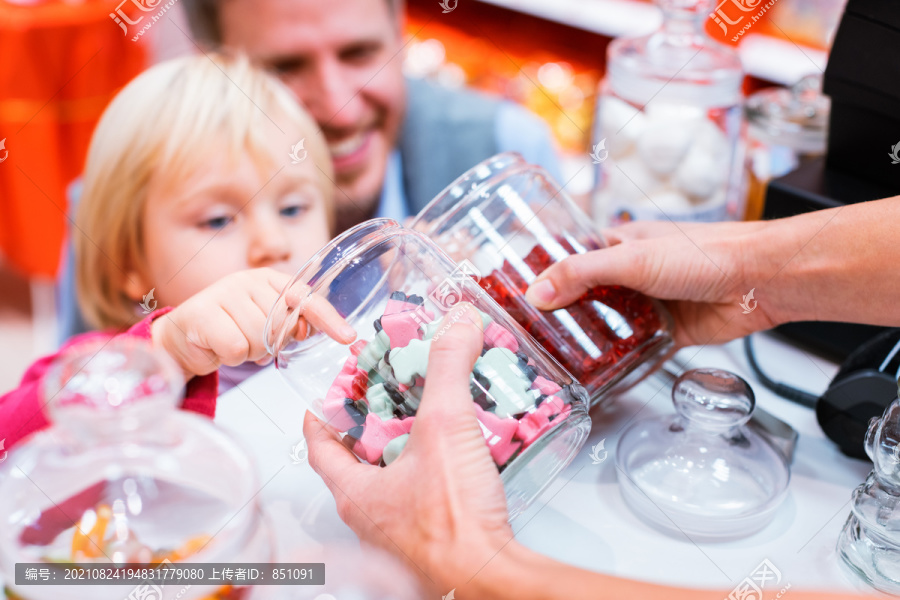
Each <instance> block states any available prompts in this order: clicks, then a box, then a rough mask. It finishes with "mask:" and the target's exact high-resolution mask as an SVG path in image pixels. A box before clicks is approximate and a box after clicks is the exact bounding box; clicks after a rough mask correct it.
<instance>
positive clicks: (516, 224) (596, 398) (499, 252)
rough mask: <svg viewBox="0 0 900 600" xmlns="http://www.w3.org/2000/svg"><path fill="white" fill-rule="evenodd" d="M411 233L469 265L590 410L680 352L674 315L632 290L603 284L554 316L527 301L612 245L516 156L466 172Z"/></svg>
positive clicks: (425, 211)
mask: <svg viewBox="0 0 900 600" xmlns="http://www.w3.org/2000/svg"><path fill="white" fill-rule="evenodd" d="M412 227H413V228H414V229H417V230H419V231H422V232H423V233H425V234H426V235H428V236H429V237H430V238H431V239H433V240H434V241H435V243H437V245H438V246H440V247H441V248H442V249H443V250H444V251H446V252H447V253H448V254H449V255H450V256H451V257H453V259H454V260H456V261H458V262H459V261H463V260H466V261H469V262H470V263H471V264H472V266H473V270H474V272H473V275H476V279H477V281H478V283H479V284H480V285H481V287H482V288H484V290H485V291H486V292H487V293H488V294H489V295H490V296H491V297H492V298H493V299H494V300H496V301H497V302H498V303H499V304H500V306H502V307H503V308H504V309H506V311H507V312H508V313H509V314H510V315H512V317H513V318H514V319H515V320H516V321H518V322H519V323H520V324H521V325H522V326H523V327H524V328H525V329H526V331H528V333H530V334H531V335H532V336H534V338H535V339H536V340H537V341H538V342H540V343H541V344H542V345H543V346H544V347H545V348H546V349H547V350H548V351H549V352H550V354H552V355H553V356H554V357H555V358H556V359H557V360H558V361H559V362H560V364H562V365H563V366H564V367H565V368H566V369H568V371H569V372H570V373H572V375H574V376H575V378H576V379H578V380H579V381H580V382H581V384H582V385H583V386H584V387H585V389H586V390H587V392H588V395H589V396H590V398H591V402H592V404H597V403H599V402H601V401H602V400H603V399H605V398H608V397H609V396H610V395H611V394H610V392H611V391H613V390H615V391H621V390H624V389H625V388H627V387H628V386H630V385H632V384H633V383H635V382H636V381H638V380H639V379H640V378H641V377H642V376H643V375H644V374H646V373H647V372H648V371H649V370H651V369H652V368H654V367H656V366H657V365H658V364H659V362H661V361H662V359H663V358H664V356H665V354H666V351H667V350H668V349H669V348H670V347H671V346H672V335H671V333H670V331H671V327H672V325H671V317H670V316H669V314H668V312H667V311H666V309H665V308H664V307H663V306H662V305H661V304H660V303H659V302H657V301H655V300H652V299H650V298H648V297H646V296H644V295H643V294H640V293H638V292H635V291H634V290H630V289H627V288H623V287H620V286H600V287H596V288H594V289H592V290H591V291H589V292H588V293H587V294H585V295H584V296H583V297H582V298H581V299H580V300H579V301H578V302H576V303H574V304H572V305H571V306H569V307H567V308H565V309H560V310H555V311H553V312H543V311H539V310H538V309H536V308H535V307H533V306H532V305H530V304H529V303H528V302H526V300H525V290H526V289H528V286H529V285H530V284H531V282H532V281H534V280H535V278H536V277H537V276H538V275H539V274H540V273H541V272H543V271H544V270H545V269H546V268H547V267H549V266H550V265H552V264H554V263H557V262H559V261H561V260H563V259H564V258H566V257H567V256H569V255H571V254H582V253H584V252H588V251H590V250H597V249H600V248H604V247H606V242H604V240H603V238H602V237H601V236H600V234H599V233H598V232H597V230H596V229H595V228H594V227H593V224H592V223H591V222H590V219H588V217H587V216H586V215H585V214H584V213H583V212H582V211H581V210H580V209H579V208H578V207H577V206H576V205H575V203H574V202H572V200H571V199H570V198H569V197H568V195H566V193H565V191H563V190H562V189H560V187H559V185H557V183H556V182H555V181H553V179H552V178H551V177H550V175H549V174H547V172H546V171H544V170H543V169H542V168H540V167H538V166H535V165H531V164H528V163H527V162H525V160H524V159H523V158H522V157H521V156H520V155H518V154H515V153H504V154H498V155H496V156H494V157H492V158H489V159H487V160H486V161H484V162H482V163H480V164H478V165H476V166H475V167H473V168H472V169H470V170H469V171H467V172H466V173H465V174H463V175H462V176H461V177H460V178H459V179H457V180H456V181H454V182H453V183H452V184H450V186H449V187H447V189H445V190H444V191H443V192H442V193H441V194H440V195H438V196H437V197H436V198H435V199H434V200H432V201H431V203H430V204H429V205H428V206H426V207H425V208H424V209H423V210H422V212H421V213H419V215H418V216H417V217H416V220H415V222H414V223H413V225H412Z"/></svg>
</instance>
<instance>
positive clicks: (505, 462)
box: [266, 219, 590, 518]
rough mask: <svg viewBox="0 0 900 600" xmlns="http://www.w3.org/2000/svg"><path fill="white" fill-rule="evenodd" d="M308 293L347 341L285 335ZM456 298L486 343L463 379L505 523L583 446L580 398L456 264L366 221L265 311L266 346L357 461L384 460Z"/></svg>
mask: <svg viewBox="0 0 900 600" xmlns="http://www.w3.org/2000/svg"><path fill="white" fill-rule="evenodd" d="M317 297H321V298H324V299H325V300H327V301H328V303H329V304H331V305H332V306H333V307H335V308H336V309H337V311H338V312H339V313H340V314H341V315H342V316H343V317H344V318H345V319H346V320H347V322H348V323H350V325H351V326H352V327H353V328H354V329H355V331H356V334H357V337H356V340H355V341H354V342H353V343H352V344H350V345H349V346H347V345H342V344H340V343H338V342H336V341H334V340H333V339H331V338H329V337H328V336H327V335H325V334H324V333H322V332H318V331H314V332H313V334H312V335H311V336H310V337H308V338H307V339H304V340H296V339H294V337H293V335H292V333H291V332H292V331H295V330H296V329H297V327H296V326H297V324H298V323H299V320H300V319H301V318H302V316H303V314H304V305H305V304H306V303H308V302H311V301H312V300H313V299H317ZM461 300H465V301H468V302H470V303H472V304H473V305H474V306H475V307H476V308H477V310H478V311H479V314H480V319H481V325H482V329H483V332H484V347H483V349H482V352H481V356H480V357H479V358H478V359H477V360H476V362H475V365H474V367H473V370H472V373H471V375H470V378H469V384H470V389H471V393H472V397H473V401H474V404H475V413H476V417H477V419H478V422H479V424H480V426H481V429H482V433H483V435H484V438H485V443H486V444H487V445H488V447H489V448H490V452H491V456H492V457H493V459H494V462H495V463H496V465H497V468H498V469H499V470H500V473H501V478H502V479H503V481H504V486H505V488H506V493H507V500H508V508H509V511H510V517H511V518H514V517H515V516H516V515H518V514H519V513H520V512H521V511H522V510H524V508H525V507H527V506H528V504H529V503H530V502H531V501H532V500H533V499H534V498H535V497H536V496H537V495H538V494H539V493H540V491H541V490H542V489H544V488H545V487H546V486H547V485H548V484H549V483H550V481H552V479H553V477H555V476H556V475H557V474H558V473H559V472H560V471H561V470H562V469H563V468H564V467H565V466H566V465H567V464H568V463H569V462H570V461H571V460H572V458H573V457H574V455H575V453H576V452H577V451H578V449H579V448H580V447H581V445H582V444H583V443H584V440H585V439H586V436H587V433H588V430H589V428H590V420H589V419H588V417H587V406H586V402H587V394H586V393H585V391H584V389H583V388H582V387H581V385H580V384H579V383H578V381H577V380H576V379H574V378H573V377H572V376H571V375H570V374H569V373H567V372H566V371H565V370H564V369H563V368H561V367H560V366H559V364H558V363H556V362H555V361H554V360H553V359H552V358H550V356H549V355H548V354H547V352H546V351H545V350H544V349H543V348H541V347H540V346H539V345H537V344H536V343H535V342H534V340H533V339H531V338H530V337H529V336H528V335H527V334H526V333H525V331H524V330H523V329H522V327H521V326H520V325H519V324H518V323H516V321H515V320H513V319H512V318H511V317H510V316H509V315H508V314H507V313H506V312H505V311H504V310H503V309H502V308H501V307H500V306H498V305H497V303H495V302H494V301H493V300H492V299H491V297H490V296H489V295H488V294H486V293H485V292H484V291H483V290H482V289H481V288H480V287H479V286H478V285H477V283H476V282H475V280H474V279H472V277H471V275H470V270H469V266H468V265H467V264H466V263H463V264H461V265H457V264H455V263H454V262H453V261H452V260H450V258H449V257H448V256H447V255H446V254H444V253H443V252H442V251H441V250H440V249H439V248H438V247H437V246H436V245H435V244H434V243H433V242H432V241H430V240H429V239H428V238H426V237H425V236H424V235H422V234H421V233H418V232H415V231H412V230H410V229H406V228H404V227H401V226H400V225H399V224H398V223H396V222H395V221H391V220H389V219H373V220H371V221H367V222H365V223H362V224H361V225H358V226H357V227H355V228H353V229H351V230H349V231H347V232H345V233H344V234H343V235H341V236H339V237H338V238H336V239H335V240H333V241H332V242H331V243H330V244H329V245H328V246H326V247H325V248H323V249H322V250H321V251H320V252H319V253H318V254H317V255H316V256H315V257H313V258H312V259H311V260H310V261H309V262H308V263H307V264H306V265H305V266H304V267H303V268H302V269H301V270H300V271H299V272H298V273H297V275H295V277H294V279H293V280H292V281H291V283H289V284H288V286H287V287H286V288H285V290H284V292H283V293H282V295H281V297H280V298H279V300H278V301H277V302H276V304H275V307H274V308H273V309H272V311H271V313H270V314H269V319H268V323H267V325H266V343H267V347H268V348H269V350H270V352H272V354H273V355H274V356H275V364H276V367H277V368H278V369H279V371H280V372H281V374H282V375H283V376H284V378H285V379H286V380H287V382H288V383H290V384H291V385H292V387H293V388H294V389H295V390H296V391H297V392H298V393H299V394H300V396H301V397H302V398H303V399H304V400H306V401H307V402H308V403H309V405H310V407H311V409H312V411H313V412H314V413H315V414H317V415H318V416H319V417H320V418H322V419H323V420H325V421H326V422H327V423H328V424H329V425H331V426H332V427H334V428H335V429H337V430H338V431H339V432H340V433H341V434H342V435H343V436H344V442H345V444H347V445H348V446H349V447H351V448H352V450H353V452H354V453H355V454H356V455H357V456H358V457H359V458H360V459H361V460H364V461H366V462H368V463H371V464H374V465H389V464H391V463H392V462H394V461H395V460H397V459H398V458H399V457H400V456H401V455H402V452H403V449H404V447H405V445H406V442H407V440H408V439H409V436H410V434H411V432H412V430H413V427H414V426H415V420H416V413H417V411H418V408H419V403H420V402H421V400H422V394H423V391H424V387H425V385H426V379H427V371H428V356H429V350H430V346H431V344H432V343H433V340H434V339H436V338H439V337H440V336H441V335H443V333H444V327H445V326H446V325H442V322H443V320H444V319H445V318H447V319H449V322H450V323H452V322H453V320H454V319H456V320H458V319H459V318H462V314H463V313H461V312H459V311H458V309H457V308H456V306H457V304H458V303H459V301H461ZM454 311H456V312H454ZM447 315H449V317H448V316H447ZM304 329H305V328H304Z"/></svg>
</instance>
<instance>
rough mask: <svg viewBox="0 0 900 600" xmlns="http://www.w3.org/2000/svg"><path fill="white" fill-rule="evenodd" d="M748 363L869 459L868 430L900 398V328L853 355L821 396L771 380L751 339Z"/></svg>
mask: <svg viewBox="0 0 900 600" xmlns="http://www.w3.org/2000/svg"><path fill="white" fill-rule="evenodd" d="M744 347H745V349H746V352H747V360H748V362H749V363H750V368H751V369H752V370H753V372H754V373H755V374H756V376H757V377H758V378H759V380H760V382H761V383H762V384H763V385H764V386H765V387H767V388H768V389H770V390H771V391H773V392H775V393H776V394H778V395H779V396H783V397H784V398H787V399H788V400H792V401H794V402H797V403H798V404H802V405H804V406H808V407H810V408H812V407H815V410H816V419H817V420H818V422H819V426H820V427H821V428H822V431H823V432H824V433H825V435H826V436H828V438H829V439H830V440H831V441H833V442H834V443H835V444H837V446H838V448H840V450H841V452H843V453H844V454H846V455H847V456H851V457H853V458H861V459H867V458H868V457H867V456H866V452H865V438H866V431H867V430H868V427H869V421H870V420H871V419H872V418H873V417H880V416H881V415H882V414H883V413H884V409H885V408H887V406H888V405H889V404H890V403H891V402H893V401H894V399H895V398H897V393H898V383H900V382H898V377H900V329H889V330H887V331H884V332H883V333H881V334H879V335H877V336H876V337H875V338H874V339H872V340H869V341H868V342H866V343H865V344H863V345H862V346H860V347H859V348H857V349H856V350H855V351H854V352H852V353H851V354H850V356H848V357H847V360H846V361H844V363H843V364H842V365H841V368H840V369H839V370H838V372H837V374H836V375H835V376H834V378H833V379H832V380H831V383H830V384H829V385H828V389H827V390H825V393H823V394H822V396H821V397H819V396H816V395H815V394H811V393H809V392H806V391H803V390H800V389H797V388H795V387H793V386H791V385H788V384H785V383H779V382H776V381H773V380H772V379H770V378H769V377H768V376H767V375H766V373H765V372H764V371H763V369H762V368H761V367H760V365H759V364H758V362H757V357H756V354H755V352H754V350H753V344H752V341H751V336H748V337H746V338H745V339H744Z"/></svg>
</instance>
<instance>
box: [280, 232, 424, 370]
mask: <svg viewBox="0 0 900 600" xmlns="http://www.w3.org/2000/svg"><path fill="white" fill-rule="evenodd" d="M375 234H378V236H377V237H375ZM409 234H416V235H422V234H421V233H419V232H416V231H413V230H411V229H407V228H405V227H403V226H402V225H401V224H400V223H399V222H397V221H396V220H394V219H387V218H377V219H369V220H368V221H363V222H362V223H360V224H358V225H355V226H353V227H351V228H350V229H348V230H347V231H345V232H344V233H342V234H340V235H339V236H337V237H335V238H334V239H332V240H331V241H330V242H328V243H327V244H326V245H325V246H323V247H322V248H321V249H319V251H318V252H316V253H315V254H313V255H312V257H310V259H309V260H307V261H306V263H304V265H303V266H302V267H300V268H299V269H298V270H297V272H296V273H294V275H293V277H291V280H290V281H289V282H288V283H287V285H285V286H284V289H283V290H282V291H281V294H280V295H279V296H278V299H277V300H276V301H275V304H273V305H272V309H271V310H270V311H269V315H268V316H267V318H266V325H265V329H264V334H263V335H264V342H265V345H266V350H267V351H268V352H269V354H271V355H272V356H273V357H275V360H276V365H277V362H278V357H279V355H280V354H281V353H282V352H283V351H284V348H285V347H286V346H287V345H288V343H289V342H288V341H287V340H286V337H287V336H286V333H287V329H288V323H289V318H288V316H289V315H287V314H286V315H285V316H284V318H283V319H282V320H281V323H280V325H279V326H278V330H277V331H276V330H275V318H276V317H277V316H278V315H280V313H281V312H287V311H290V310H294V309H296V310H301V309H302V308H303V307H304V306H305V304H306V302H308V301H309V298H311V297H312V295H313V294H314V293H315V292H316V291H317V290H319V289H320V288H321V285H322V283H321V282H323V281H331V280H332V279H333V277H332V275H334V274H336V273H337V272H338V270H339V269H342V268H344V265H345V264H346V261H348V260H350V261H352V260H354V259H358V258H359V257H360V256H361V255H362V254H363V253H364V252H368V251H370V250H372V249H373V248H377V247H378V246H380V245H382V244H385V243H391V242H392V241H393V240H394V239H395V238H397V237H399V236H404V235H409ZM327 261H330V264H328V265H327V266H325V267H324V268H323V265H325V264H326V262H327ZM314 270H315V273H314V275H315V279H314V280H310V281H311V282H309V283H308V285H309V291H308V292H307V294H306V296H305V297H304V298H302V299H300V302H299V303H298V304H297V306H296V307H293V309H291V308H287V310H282V309H283V308H284V307H287V303H286V300H285V296H286V294H287V292H288V290H290V289H291V288H292V287H293V286H294V285H295V284H296V283H297V282H298V281H300V280H301V279H302V278H304V277H306V276H309V275H311V274H313V271H314ZM386 276H387V272H385V273H383V274H382V278H381V279H383V278H384V277H386ZM381 279H379V282H380V281H381ZM377 287H378V286H377V284H376V285H375V286H373V291H374V290H375V289H376V288H377ZM370 293H371V292H370ZM364 304H365V302H361V303H360V306H362V305H364ZM358 310H360V308H359V307H357V308H356V309H354V311H353V312H352V313H350V314H349V315H347V316H346V317H345V319H347V320H352V318H353V316H354V315H355V314H356V312H357V311H358ZM321 339H322V337H321V336H315V335H312V336H309V337H307V338H306V339H304V340H296V341H297V342H298V343H300V344H304V346H303V348H302V349H303V350H307V349H309V348H310V347H312V346H313V345H314V344H316V343H318V342H319V341H321Z"/></svg>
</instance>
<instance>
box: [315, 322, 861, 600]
mask: <svg viewBox="0 0 900 600" xmlns="http://www.w3.org/2000/svg"><path fill="white" fill-rule="evenodd" d="M440 331H443V333H442V334H441V335H440V336H438V337H436V338H434V340H433V341H432V343H431V351H430V354H429V359H428V373H427V376H426V379H425V391H424V394H423V396H422V402H421V404H420V406H419V410H418V413H417V414H416V422H415V424H414V425H413V428H412V433H411V434H410V438H409V441H408V443H407V444H406V447H405V448H404V450H403V452H402V453H401V454H400V456H399V458H397V459H396V460H395V461H394V462H392V463H391V464H390V465H388V466H387V467H384V468H381V467H377V466H373V465H369V464H365V463H361V462H360V461H359V460H358V459H357V458H356V457H355V456H354V455H353V454H352V452H351V451H350V450H349V449H347V448H346V447H345V446H344V445H343V444H342V443H341V442H340V441H339V440H338V439H337V436H336V435H335V433H334V432H333V431H331V430H330V428H329V427H327V426H326V425H325V424H324V423H322V422H321V421H319V420H318V419H316V418H315V417H314V416H312V414H311V413H307V415H306V419H305V421H304V423H303V432H304V435H305V436H306V439H307V442H308V444H309V461H310V465H312V467H313V469H315V471H316V472H317V473H319V474H320V475H321V476H322V478H323V479H324V480H325V483H326V484H327V485H328V487H329V489H330V490H331V492H332V493H333V494H334V497H335V500H336V502H337V507H338V513H339V515H340V516H341V518H342V519H343V520H344V521H345V522H346V523H347V524H348V525H349V526H350V528H351V529H353V531H355V532H356V534H357V535H358V536H359V537H360V538H361V539H362V540H363V541H365V542H367V543H370V544H373V545H376V546H380V547H382V548H385V549H387V550H388V551H389V552H391V553H393V554H394V555H396V556H398V557H399V558H401V559H404V560H405V561H406V562H407V564H408V566H409V567H410V569H411V570H412V571H413V572H414V573H415V574H417V575H418V576H419V577H420V579H421V580H422V581H423V583H424V585H425V586H426V587H427V588H428V590H427V592H428V594H427V595H426V596H425V597H426V598H435V599H437V598H440V597H442V596H445V595H448V594H449V592H450V591H451V590H453V591H454V594H453V597H455V598H458V599H460V600H469V599H472V600H491V599H497V600H505V599H509V600H532V599H534V600H537V599H545V598H569V599H572V600H580V599H582V598H583V599H585V600H587V599H591V600H598V599H604V598H609V599H620V598H645V599H650V600H652V599H655V598H658V599H659V600H663V599H665V600H688V599H690V600H705V599H709V600H721V599H722V598H724V597H726V596H727V595H728V592H723V591H714V590H712V591H711V590H690V589H681V588H670V587H665V586H660V585H654V584H649V583H643V582H638V581H632V580H628V579H622V578H618V577H613V576H609V575H604V574H601V573H594V572H591V571H585V570H582V569H579V568H576V567H572V566H569V565H565V564H563V563H560V562H557V561H555V560H553V559H550V558H547V557H545V556H541V555H540V554H537V553H536V552H533V551H531V550H529V549H527V548H525V547H524V546H522V545H521V544H519V543H518V542H517V541H516V540H515V538H514V536H513V532H512V528H511V527H510V526H509V523H508V514H507V512H506V498H505V496H504V492H503V485H502V483H501V481H500V476H499V473H498V472H497V467H496V466H495V465H494V462H493V460H492V459H491V455H490V452H489V451H488V448H487V445H486V444H485V442H484V438H483V436H482V432H481V428H480V427H479V425H478V421H477V420H476V412H475V408H474V403H473V401H472V395H471V392H470V391H469V376H470V374H471V371H472V367H473V365H474V364H475V360H476V359H477V358H478V356H479V355H480V353H481V349H482V341H483V335H482V331H481V318H480V316H479V314H478V313H477V311H475V309H474V308H472V307H471V306H470V305H467V304H460V305H458V306H457V308H456V309H454V310H453V311H451V312H450V313H449V314H448V315H447V316H446V317H445V319H444V323H443V324H442V327H441V329H440ZM791 593H792V595H793V594H796V597H797V600H805V599H810V600H811V599H813V598H816V599H829V598H831V599H837V598H850V596H849V595H829V594H821V593H803V592H799V591H797V592H795V591H793V590H792V591H791Z"/></svg>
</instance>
